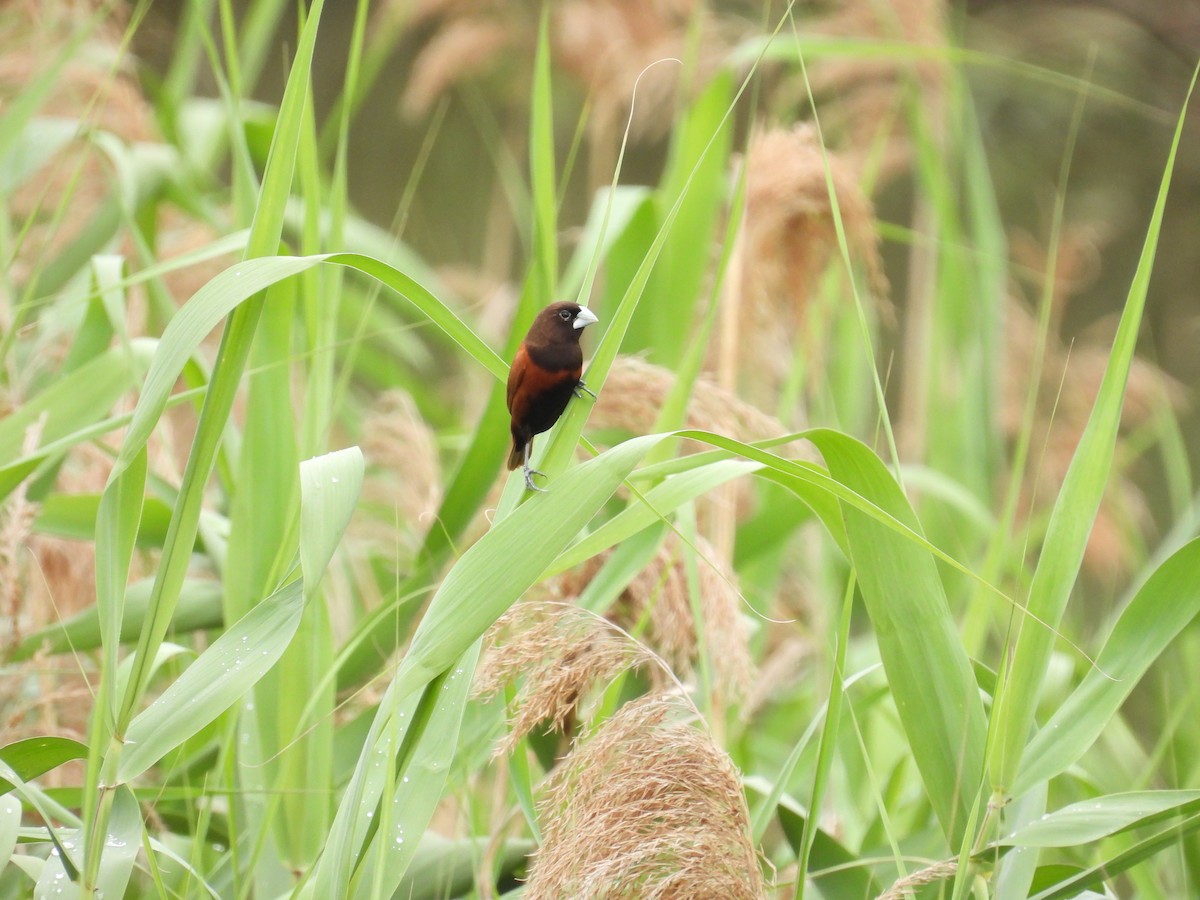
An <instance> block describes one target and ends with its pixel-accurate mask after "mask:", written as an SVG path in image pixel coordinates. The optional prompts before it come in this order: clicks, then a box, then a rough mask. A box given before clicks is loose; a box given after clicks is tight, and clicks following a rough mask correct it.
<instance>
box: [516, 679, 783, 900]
mask: <svg viewBox="0 0 1200 900" xmlns="http://www.w3.org/2000/svg"><path fill="white" fill-rule="evenodd" d="M690 715H694V710H693V709H692V708H691V707H690V706H688V705H686V704H685V703H684V702H683V701H682V700H680V699H679V698H677V697H676V698H668V697H664V696H662V695H658V694H652V695H649V696H646V697H642V698H640V699H638V700H635V701H632V702H630V703H626V704H625V705H624V706H623V707H621V709H620V710H618V711H617V713H616V714H615V715H614V716H613V717H612V718H611V719H609V720H608V721H606V722H605V723H604V724H603V725H601V726H600V727H599V728H598V729H597V730H596V732H595V733H594V734H593V735H592V736H591V737H589V738H587V739H586V740H578V741H576V744H575V747H574V748H573V749H572V751H571V753H570V755H569V756H567V758H566V759H565V760H563V762H562V764H561V765H560V766H559V767H558V768H557V769H556V770H555V771H554V773H553V775H552V776H551V778H550V781H549V783H548V786H547V791H546V795H545V796H544V797H543V799H542V800H541V802H540V803H539V804H538V813H539V819H540V821H541V823H542V830H543V839H542V845H541V847H540V848H539V849H538V851H537V853H536V854H535V855H534V858H533V864H532V866H531V868H530V873H529V883H528V885H527V886H526V891H525V896H526V897H528V898H529V900H559V898H562V897H576V898H619V897H620V898H625V897H638V898H644V900H667V898H678V900H685V898H687V900H699V898H714V900H715V898H722V900H758V898H762V897H765V896H766V889H765V886H764V884H763V876H762V870H761V868H760V864H759V860H758V856H757V854H756V853H755V851H754V847H753V846H752V845H751V843H750V840H749V831H750V828H749V815H748V813H747V810H746V801H745V798H744V796H743V794H742V788H741V779H740V777H739V775H738V772H737V771H736V769H735V768H734V766H733V763H732V762H730V760H729V757H728V756H726V755H725V753H723V752H722V751H721V750H720V749H719V748H718V747H717V746H716V745H715V744H714V743H713V741H712V740H711V738H710V737H709V736H708V735H707V734H705V733H704V732H702V731H699V730H698V729H696V728H694V727H692V725H690V724H688V723H687V721H686V719H687V718H688V717H689V716H690Z"/></svg>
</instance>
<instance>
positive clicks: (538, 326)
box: [508, 303, 599, 491]
mask: <svg viewBox="0 0 1200 900" xmlns="http://www.w3.org/2000/svg"><path fill="white" fill-rule="evenodd" d="M597 321H599V320H598V319H597V318H596V315H595V313H593V312H592V311H591V310H590V309H588V308H587V307H586V306H580V305H579V304H578V303H551V304H550V305H549V306H547V307H546V308H545V309H543V310H542V311H541V312H540V313H538V314H537V318H536V319H534V320H533V324H532V325H530V326H529V333H528V334H526V335H525V340H523V341H521V346H520V347H518V348H517V355H516V358H515V359H513V364H512V367H511V368H510V369H509V370H508V411H509V413H510V414H511V415H512V425H511V431H512V439H513V446H512V452H511V453H510V454H509V455H508V468H509V470H510V471H511V470H513V469H515V468H516V467H517V466H520V465H522V464H523V465H524V467H525V487H526V488H528V489H529V490H531V491H541V490H543V489H542V488H539V487H537V486H536V485H535V484H534V483H533V476H534V475H542V477H543V478H544V477H545V475H544V474H543V473H542V472H539V471H537V470H536V469H533V468H531V467H530V465H529V454H530V452H531V451H532V449H533V436H534V435H535V434H541V433H542V432H543V431H549V430H550V429H551V427H553V425H554V423H555V422H557V421H558V417H559V416H561V415H562V414H563V410H565V409H566V408H567V403H568V402H569V401H570V399H571V395H572V394H574V395H575V396H576V397H578V396H579V392H580V391H586V392H587V393H589V394H591V395H592V396H593V397H595V396H596V395H595V394H592V392H591V391H589V390H588V389H587V385H585V384H584V383H583V381H581V380H580V376H581V375H582V374H583V350H582V349H581V348H580V346H579V338H580V337H581V336H582V334H583V329H585V328H587V326H589V325H591V324H593V323H594V322H597Z"/></svg>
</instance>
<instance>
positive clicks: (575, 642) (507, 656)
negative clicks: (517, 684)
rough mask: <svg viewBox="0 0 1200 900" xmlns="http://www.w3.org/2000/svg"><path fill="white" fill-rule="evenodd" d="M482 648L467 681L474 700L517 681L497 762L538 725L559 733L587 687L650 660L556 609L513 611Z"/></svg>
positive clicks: (598, 625) (576, 612)
mask: <svg viewBox="0 0 1200 900" xmlns="http://www.w3.org/2000/svg"><path fill="white" fill-rule="evenodd" d="M487 644H488V646H489V648H490V649H489V650H488V653H487V655H486V656H485V657H484V658H483V661H482V662H481V664H480V666H479V669H478V671H477V672H476V675H475V694H476V696H483V697H488V696H492V695H494V694H498V693H499V692H500V691H501V690H503V688H504V686H505V685H507V684H509V683H510V682H512V681H514V680H515V679H516V678H517V677H518V676H522V675H523V676H524V677H525V682H524V684H523V685H522V686H521V688H520V690H519V691H518V693H517V697H516V702H515V703H514V705H513V710H512V715H511V719H510V721H509V727H508V733H507V734H506V735H505V737H504V739H503V740H502V741H501V742H500V744H499V745H498V746H497V747H496V754H497V755H499V754H502V753H507V752H510V751H511V750H512V749H513V747H514V746H516V744H517V742H518V741H519V740H521V738H523V737H525V736H526V735H527V734H529V733H530V732H531V731H533V729H534V728H536V727H537V726H538V725H539V724H541V723H543V722H549V723H551V726H552V727H553V728H555V729H557V730H558V731H564V730H565V726H566V723H567V722H568V721H569V720H570V719H571V718H572V717H574V715H575V713H576V710H577V709H578V708H579V704H580V703H581V702H582V701H583V699H584V697H585V696H586V695H587V694H588V693H589V692H590V691H591V690H592V689H593V688H595V687H601V686H604V685H607V684H608V683H609V682H611V681H612V680H613V679H614V678H616V676H617V675H619V674H620V673H621V672H623V671H625V670H626V669H628V668H630V667H632V666H634V665H637V664H639V663H642V662H646V661H647V660H649V659H650V656H649V654H647V653H646V652H645V651H644V650H642V648H640V647H639V646H638V645H637V644H635V643H634V642H633V641H631V640H629V639H628V638H627V637H625V636H624V635H621V634H619V633H617V632H616V631H615V630H614V629H613V628H612V627H611V626H608V625H606V624H605V622H604V620H602V619H600V618H598V617H596V616H594V615H591V614H590V613H587V612H584V611H583V610H581V609H578V608H577V607H573V606H566V605H563V604H558V603H520V604H518V605H517V606H514V607H513V608H512V609H510V610H509V611H508V612H507V613H505V614H504V615H503V616H501V617H500V619H499V620H497V622H496V624H495V625H494V626H492V629H491V631H490V632H489V635H488V640H487Z"/></svg>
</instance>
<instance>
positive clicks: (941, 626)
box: [810, 430, 986, 848]
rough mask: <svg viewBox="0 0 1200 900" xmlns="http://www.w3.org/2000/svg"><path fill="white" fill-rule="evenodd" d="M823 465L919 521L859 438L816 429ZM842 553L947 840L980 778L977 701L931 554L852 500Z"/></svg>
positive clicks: (961, 822)
mask: <svg viewBox="0 0 1200 900" xmlns="http://www.w3.org/2000/svg"><path fill="white" fill-rule="evenodd" d="M810 439H811V440H812V441H813V443H814V444H816V445H817V447H818V449H820V451H821V453H822V455H823V456H824V457H825V462H826V463H827V464H828V466H829V471H830V473H831V474H832V475H833V476H834V478H836V479H837V480H838V481H840V482H841V483H842V484H844V485H846V486H847V487H849V488H851V489H852V490H855V491H856V492H857V493H859V494H860V495H862V496H863V497H865V498H867V499H869V500H871V501H872V502H873V503H875V504H876V505H878V506H879V507H880V508H881V509H882V510H884V511H886V512H887V513H890V514H891V515H893V516H895V517H896V518H897V519H898V520H899V521H900V522H902V523H904V524H905V525H907V526H908V527H909V528H911V529H913V530H914V531H918V532H919V531H920V524H919V523H918V522H917V519H916V516H915V514H914V513H913V511H912V508H911V507H910V506H909V504H908V501H907V499H905V496H904V493H903V492H902V491H901V490H900V487H899V485H897V484H896V481H895V479H894V478H893V477H892V476H891V474H890V473H889V472H888V470H887V468H886V467H885V466H884V464H883V462H882V461H881V460H880V459H879V457H877V456H876V455H875V454H874V453H872V452H871V451H870V450H868V449H867V448H866V446H864V445H863V444H861V443H859V442H858V441H856V440H854V439H853V438H850V437H848V436H846V435H843V434H839V433H838V432H834V431H828V430H817V431H815V432H813V433H812V434H811V435H810ZM844 516H845V522H846V533H847V535H848V537H849V542H850V552H851V559H852V561H853V564H854V569H855V572H856V573H857V575H858V581H859V584H860V585H861V588H862V595H863V599H864V600H865V602H866V606H867V611H868V612H869V613H870V615H871V621H872V624H873V625H874V626H875V634H876V639H877V641H878V643H879V652H880V656H881V658H882V659H883V665H884V669H885V670H886V672H887V675H888V683H889V685H890V686H891V691H892V695H893V697H894V698H895V701H896V707H897V710H898V711H899V714H900V721H901V724H902V725H903V727H904V732H905V734H906V735H907V736H908V740H909V744H910V746H911V748H912V753H913V758H914V760H915V761H916V764H917V768H918V769H919V770H920V772H921V777H922V780H923V781H924V782H925V787H926V792H927V794H928V796H929V800H930V803H931V804H932V805H933V808H934V811H935V812H936V813H937V816H938V820H939V821H940V822H941V825H942V829H943V831H944V833H945V835H946V837H947V839H948V840H949V842H950V845H951V847H952V848H957V847H958V846H959V845H960V844H961V842H962V839H963V837H964V829H965V827H966V825H967V822H968V820H969V819H970V817H971V812H972V810H973V807H974V804H975V803H976V796H977V792H978V790H979V787H980V784H981V782H982V778H983V746H984V739H985V736H986V724H985V720H984V713H983V704H982V702H981V701H980V698H979V689H978V686H977V685H976V683H975V677H974V675H973V674H972V671H971V664H970V661H969V660H968V659H967V655H966V653H965V652H964V651H963V647H962V643H961V642H960V640H959V636H958V631H957V627H956V625H955V622H954V619H953V617H952V616H951V615H950V608H949V605H948V603H947V601H946V595H945V592H944V590H943V587H942V581H941V578H940V577H939V576H938V572H937V566H936V565H935V563H934V558H933V557H932V556H931V555H930V554H929V553H928V552H926V551H925V550H924V549H922V548H921V547H919V546H917V545H916V544H914V543H913V542H912V541H909V540H907V539H906V538H904V537H901V536H899V535H897V534H896V533H894V532H893V531H891V530H890V529H888V528H886V527H884V526H883V525H881V524H880V523H879V522H877V521H876V520H875V519H873V518H872V517H870V516H868V515H865V514H863V513H862V512H860V511H859V510H857V509H853V508H846V509H845V510H844Z"/></svg>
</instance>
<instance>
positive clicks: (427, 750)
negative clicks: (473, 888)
mask: <svg viewBox="0 0 1200 900" xmlns="http://www.w3.org/2000/svg"><path fill="white" fill-rule="evenodd" d="M480 643H481V642H480V641H476V642H475V643H474V644H472V645H471V648H470V649H469V650H468V651H467V652H466V654H464V656H463V658H462V659H461V660H459V662H460V665H457V666H455V668H454V669H453V670H452V671H450V672H448V673H446V674H445V676H444V677H443V679H442V684H441V688H440V689H439V690H437V692H436V696H433V697H431V698H430V703H431V705H432V709H431V711H430V714H429V721H428V723H427V724H426V726H425V731H424V735H423V737H422V739H421V740H420V741H419V743H417V745H416V748H415V749H414V750H413V752H412V756H411V757H410V758H409V759H408V760H407V764H406V765H405V766H404V768H403V769H402V770H401V771H400V773H399V776H398V779H399V783H398V784H395V783H394V784H393V785H392V788H393V792H392V799H391V803H390V805H385V806H384V808H383V810H382V811H381V813H380V814H379V815H380V819H379V830H378V831H377V832H376V833H375V835H374V839H373V841H372V846H371V849H370V850H369V851H368V852H369V856H367V859H366V862H365V864H364V869H363V873H362V875H361V877H360V876H356V877H357V878H358V890H357V891H356V896H358V897H362V898H369V897H390V896H393V895H394V893H395V891H396V890H397V888H398V887H399V886H400V882H401V879H402V877H403V875H404V873H405V872H406V871H407V870H408V867H409V865H410V864H411V863H412V861H413V858H414V857H415V855H416V853H417V849H418V847H419V846H420V845H419V843H418V842H419V840H420V838H421V835H423V834H424V833H425V831H426V829H427V828H428V827H429V821H430V819H431V818H433V813H434V810H435V809H436V808H437V805H438V803H439V802H441V799H442V794H443V792H444V791H445V790H446V779H447V776H448V775H449V774H450V763H451V762H452V761H453V760H454V754H455V751H456V750H457V749H458V735H459V730H460V729H461V727H462V718H463V710H464V708H465V707H466V704H467V698H468V696H469V695H470V691H471V678H472V673H474V671H475V664H476V662H477V660H478V657H479V650H480Z"/></svg>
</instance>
